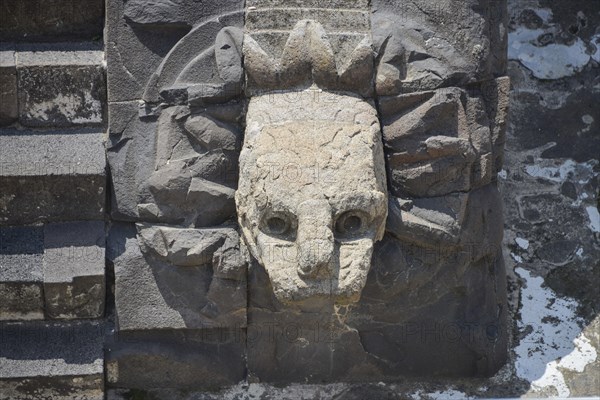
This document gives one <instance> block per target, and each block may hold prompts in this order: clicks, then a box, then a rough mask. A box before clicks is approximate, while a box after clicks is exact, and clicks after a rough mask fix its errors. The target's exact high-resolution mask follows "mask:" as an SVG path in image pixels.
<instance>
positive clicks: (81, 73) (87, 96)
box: [17, 45, 106, 127]
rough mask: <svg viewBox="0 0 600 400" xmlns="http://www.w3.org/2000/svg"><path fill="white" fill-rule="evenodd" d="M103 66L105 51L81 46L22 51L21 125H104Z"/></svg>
mask: <svg viewBox="0 0 600 400" xmlns="http://www.w3.org/2000/svg"><path fill="white" fill-rule="evenodd" d="M82 47H83V48H84V49H81V48H82ZM90 47H91V48H94V47H97V46H95V45H91V46H90ZM102 63H103V53H102V51H100V50H85V47H84V46H81V45H79V46H69V45H56V46H46V47H41V48H24V49H22V50H21V51H19V52H18V63H17V69H18V92H19V121H20V122H21V124H23V125H25V126H30V127H67V126H75V125H98V124H101V123H102V122H103V121H104V112H105V110H104V103H105V101H106V85H105V78H104V67H103V66H102Z"/></svg>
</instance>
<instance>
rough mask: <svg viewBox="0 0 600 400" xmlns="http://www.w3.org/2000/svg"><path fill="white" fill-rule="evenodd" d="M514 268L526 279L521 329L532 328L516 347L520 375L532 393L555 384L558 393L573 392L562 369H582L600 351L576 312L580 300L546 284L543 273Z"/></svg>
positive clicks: (522, 330)
mask: <svg viewBox="0 0 600 400" xmlns="http://www.w3.org/2000/svg"><path fill="white" fill-rule="evenodd" d="M515 272H516V273H517V274H518V275H520V276H521V277H522V278H523V279H524V280H525V286H524V287H523V288H522V291H521V299H522V307H521V320H519V321H518V323H517V325H518V327H519V329H520V331H521V332H525V331H526V329H529V330H530V333H528V334H527V335H526V336H525V337H524V338H522V339H521V341H520V343H519V345H518V346H517V347H516V348H515V353H516V355H517V358H516V362H515V369H516V373H517V376H518V377H520V378H523V379H526V380H527V381H529V382H531V391H532V392H533V393H536V392H541V391H543V390H544V389H546V388H548V387H554V388H555V389H556V391H557V392H558V396H561V397H568V396H569V395H570V394H571V391H570V390H569V387H568V386H567V384H566V382H565V378H564V376H563V373H562V370H570V371H576V372H581V371H583V369H584V368H585V366H586V365H588V364H590V363H592V362H594V361H595V360H596V358H597V353H596V350H595V349H594V347H593V346H592V345H591V342H590V340H589V339H588V338H586V337H585V336H584V335H583V333H582V329H581V328H580V325H581V324H583V320H582V319H581V318H580V317H578V316H577V306H578V303H577V302H576V301H575V300H573V299H570V298H561V297H558V295H557V294H556V293H555V292H554V291H552V290H551V289H548V288H545V287H543V283H544V280H543V279H542V278H541V277H534V276H532V275H531V274H530V273H529V271H527V270H525V269H523V268H517V269H516V270H515Z"/></svg>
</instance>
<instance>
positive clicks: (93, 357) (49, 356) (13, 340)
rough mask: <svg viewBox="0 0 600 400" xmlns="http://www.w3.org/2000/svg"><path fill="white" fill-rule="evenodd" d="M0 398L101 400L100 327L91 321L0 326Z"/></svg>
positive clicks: (15, 399)
mask: <svg viewBox="0 0 600 400" xmlns="http://www.w3.org/2000/svg"><path fill="white" fill-rule="evenodd" d="M0 330H1V333H2V342H1V343H0V350H1V351H0V354H1V356H0V398H1V399H10V400H33V399H39V398H52V399H58V400H68V399H89V400H101V399H103V398H104V373H103V361H104V354H103V341H104V326H103V324H102V323H97V322H71V323H69V324H65V323H56V322H53V323H48V322H21V323H2V324H0Z"/></svg>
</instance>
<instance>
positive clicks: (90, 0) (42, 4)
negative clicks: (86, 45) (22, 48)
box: [0, 0, 104, 42]
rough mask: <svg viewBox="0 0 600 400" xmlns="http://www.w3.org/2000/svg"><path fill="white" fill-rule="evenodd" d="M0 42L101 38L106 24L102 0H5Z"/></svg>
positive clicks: (1, 17) (0, 25)
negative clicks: (24, 0)
mask: <svg viewBox="0 0 600 400" xmlns="http://www.w3.org/2000/svg"><path fill="white" fill-rule="evenodd" d="M1 10H2V12H0V41H2V42H7V41H28V42H47V41H58V40H97V39H99V38H101V37H102V28H103V27H104V1H102V0H29V1H26V2H23V1H10V0H3V1H2V3H1Z"/></svg>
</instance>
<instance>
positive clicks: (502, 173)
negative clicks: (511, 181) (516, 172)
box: [498, 169, 508, 179]
mask: <svg viewBox="0 0 600 400" xmlns="http://www.w3.org/2000/svg"><path fill="white" fill-rule="evenodd" d="M498 177H499V178H500V179H506V178H508V172H506V170H504V169H503V170H502V171H500V172H498Z"/></svg>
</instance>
